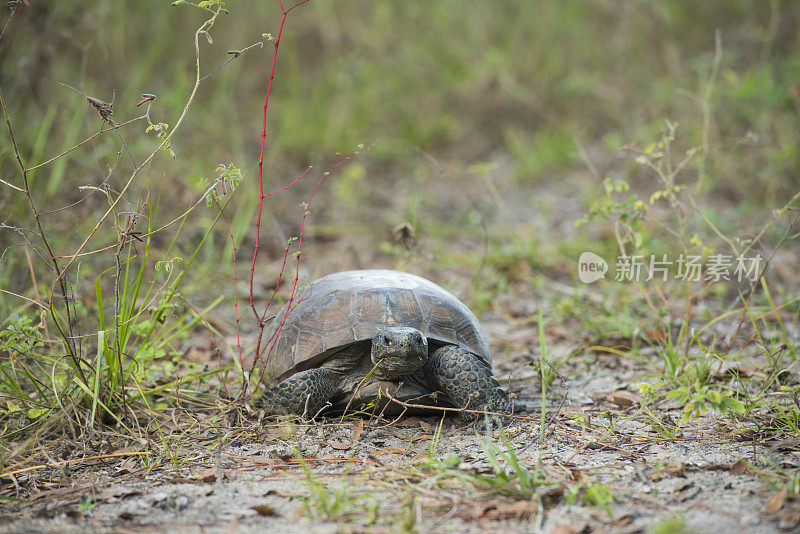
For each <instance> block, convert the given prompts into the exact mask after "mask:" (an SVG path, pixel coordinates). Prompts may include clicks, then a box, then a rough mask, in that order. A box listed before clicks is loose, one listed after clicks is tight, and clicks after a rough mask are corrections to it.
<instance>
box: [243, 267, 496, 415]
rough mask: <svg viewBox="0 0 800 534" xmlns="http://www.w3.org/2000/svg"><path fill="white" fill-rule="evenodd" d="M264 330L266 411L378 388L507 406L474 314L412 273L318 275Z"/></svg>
mask: <svg viewBox="0 0 800 534" xmlns="http://www.w3.org/2000/svg"><path fill="white" fill-rule="evenodd" d="M265 339H267V340H270V341H269V345H272V349H271V350H270V351H269V356H268V358H267V362H266V364H265V365H266V368H265V372H264V376H263V381H264V382H265V383H266V385H267V386H272V387H270V388H269V389H267V391H266V392H265V393H264V395H263V396H261V397H260V398H259V399H258V401H257V403H256V406H257V407H258V408H260V409H262V410H264V411H265V412H266V413H267V414H270V415H287V414H297V415H303V414H305V415H307V416H314V415H316V414H318V413H319V412H320V411H321V410H323V409H324V408H326V407H328V406H338V407H343V406H346V405H353V404H354V403H355V405H358V404H363V403H364V402H365V401H370V400H375V399H376V398H378V397H379V396H380V389H383V391H387V392H389V394H390V395H391V396H392V397H394V398H396V399H399V400H406V401H409V400H411V401H414V402H415V403H422V404H426V405H430V404H433V403H436V404H443V405H450V406H455V407H456V408H464V409H470V410H487V411H490V412H502V413H511V406H510V403H509V400H508V397H507V396H506V393H505V392H504V391H503V390H502V389H501V388H500V384H499V383H498V382H497V380H496V379H495V378H494V377H493V376H492V353H491V350H490V349H489V342H488V340H487V338H486V334H485V333H484V331H483V328H482V327H481V325H480V323H479V322H478V319H477V318H476V317H475V315H474V314H473V313H472V312H471V311H470V310H469V308H467V307H466V306H465V305H464V304H463V303H461V302H460V301H459V300H458V299H457V298H456V297H455V296H453V295H452V294H451V293H449V292H447V291H445V290H444V289H442V288H441V287H439V286H437V285H436V284H434V283H433V282H430V281H428V280H425V279H424V278H421V277H419V276H416V275H413V274H408V273H403V272H398V271H389V270H378V269H376V270H364V271H345V272H340V273H335V274H331V275H328V276H325V277H324V278H320V279H319V280H317V281H315V282H313V283H312V284H310V285H309V286H308V287H306V288H305V289H304V290H303V291H302V292H300V293H299V294H298V295H297V296H296V297H295V299H294V300H293V302H290V303H289V304H287V306H285V307H284V308H283V309H282V310H281V311H280V312H279V313H278V314H277V316H276V317H275V319H274V320H273V323H272V327H271V329H270V330H269V331H268V332H267V333H266V337H265ZM383 398H384V399H385V396H383Z"/></svg>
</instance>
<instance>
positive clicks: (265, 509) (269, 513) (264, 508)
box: [250, 504, 281, 517]
mask: <svg viewBox="0 0 800 534" xmlns="http://www.w3.org/2000/svg"><path fill="white" fill-rule="evenodd" d="M250 508H252V509H253V510H255V511H256V512H258V515H263V516H265V517H277V516H279V515H281V514H279V513H278V512H277V511H275V508H273V507H272V506H270V505H268V504H256V505H255V506H251V507H250Z"/></svg>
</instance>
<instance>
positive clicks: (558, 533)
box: [549, 523, 586, 534]
mask: <svg viewBox="0 0 800 534" xmlns="http://www.w3.org/2000/svg"><path fill="white" fill-rule="evenodd" d="M585 529H586V523H577V524H575V525H556V526H554V527H553V529H552V530H551V531H550V532H549V534H580V533H581V532H583V531H584V530H585Z"/></svg>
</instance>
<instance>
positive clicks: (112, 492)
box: [97, 486, 142, 502]
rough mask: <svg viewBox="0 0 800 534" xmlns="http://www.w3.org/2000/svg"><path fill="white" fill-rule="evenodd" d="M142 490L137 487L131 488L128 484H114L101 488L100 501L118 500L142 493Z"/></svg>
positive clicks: (98, 498)
mask: <svg viewBox="0 0 800 534" xmlns="http://www.w3.org/2000/svg"><path fill="white" fill-rule="evenodd" d="M141 493H142V492H141V491H139V490H138V489H135V488H130V487H127V486H113V487H110V488H105V489H103V490H100V492H99V493H98V494H97V500H98V501H101V502H102V501H111V502H114V501H117V500H120V499H124V498H125V497H130V496H131V495H141Z"/></svg>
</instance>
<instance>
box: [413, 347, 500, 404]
mask: <svg viewBox="0 0 800 534" xmlns="http://www.w3.org/2000/svg"><path fill="white" fill-rule="evenodd" d="M420 375H422V376H421V378H422V379H423V380H424V382H425V383H426V385H427V386H428V387H429V388H430V390H431V391H436V390H439V391H442V392H444V394H445V395H447V398H448V399H449V400H450V402H452V403H453V405H454V406H456V407H458V408H465V409H469V410H486V411H489V412H499V413H511V404H510V403H509V401H508V396H507V395H506V393H505V391H503V390H502V389H501V388H500V383H499V382H498V381H497V379H495V377H494V376H492V370H491V369H490V368H489V367H487V365H486V364H485V363H483V361H481V359H480V358H478V357H477V356H475V355H474V354H472V353H471V352H469V351H467V350H464V349H462V348H461V347H458V346H456V345H446V346H444V347H441V348H439V349H437V350H435V351H434V352H433V354H431V356H430V358H429V359H428V361H427V362H426V363H425V365H423V366H422V367H421V368H420V371H419V372H418V373H417V376H420Z"/></svg>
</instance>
